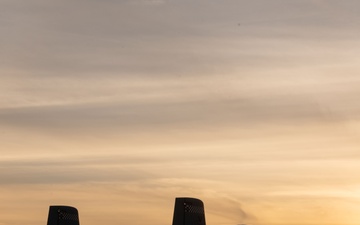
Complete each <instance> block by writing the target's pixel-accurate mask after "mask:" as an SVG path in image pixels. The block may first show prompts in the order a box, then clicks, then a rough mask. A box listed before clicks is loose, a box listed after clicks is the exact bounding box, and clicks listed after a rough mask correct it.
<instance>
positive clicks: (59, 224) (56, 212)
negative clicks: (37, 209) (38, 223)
mask: <svg viewBox="0 0 360 225" xmlns="http://www.w3.org/2000/svg"><path fill="white" fill-rule="evenodd" d="M47 225H80V223H79V214H78V211H77V209H76V208H74V207H71V206H60V205H55V206H50V208H49V216H48V221H47Z"/></svg>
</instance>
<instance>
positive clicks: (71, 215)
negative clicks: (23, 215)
mask: <svg viewBox="0 0 360 225" xmlns="http://www.w3.org/2000/svg"><path fill="white" fill-rule="evenodd" d="M47 225H80V222H79V213H78V210H77V209H76V208H74V207H72V206H62V205H54V206H50V208H49V216H48V221H47ZM172 225H206V222H205V211H204V204H203V202H202V201H201V200H200V199H196V198H176V199H175V206H174V215H173V222H172Z"/></svg>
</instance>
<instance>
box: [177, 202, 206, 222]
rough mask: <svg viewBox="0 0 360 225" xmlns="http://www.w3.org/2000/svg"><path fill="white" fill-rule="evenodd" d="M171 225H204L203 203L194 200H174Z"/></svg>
mask: <svg viewBox="0 0 360 225" xmlns="http://www.w3.org/2000/svg"><path fill="white" fill-rule="evenodd" d="M172 225H206V222H205V211H204V204H203V202H202V201H201V200H200V199H196V198H176V199H175V208H174V216H173V223H172Z"/></svg>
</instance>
